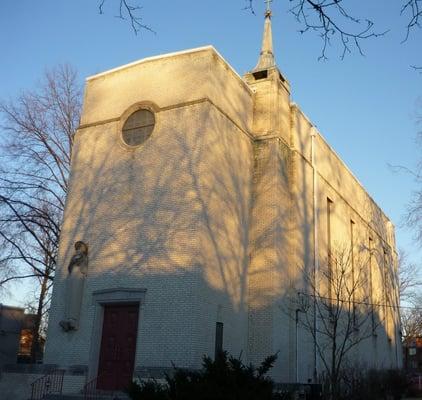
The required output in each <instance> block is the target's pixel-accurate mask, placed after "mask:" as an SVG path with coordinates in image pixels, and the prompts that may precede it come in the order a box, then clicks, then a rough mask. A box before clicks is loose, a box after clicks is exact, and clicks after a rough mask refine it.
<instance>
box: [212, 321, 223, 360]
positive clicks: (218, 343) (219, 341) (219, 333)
mask: <svg viewBox="0 0 422 400" xmlns="http://www.w3.org/2000/svg"><path fill="white" fill-rule="evenodd" d="M223 328H224V324H223V323H222V322H216V323H215V354H214V358H215V359H216V358H217V357H218V355H219V354H220V353H221V352H222V351H223Z"/></svg>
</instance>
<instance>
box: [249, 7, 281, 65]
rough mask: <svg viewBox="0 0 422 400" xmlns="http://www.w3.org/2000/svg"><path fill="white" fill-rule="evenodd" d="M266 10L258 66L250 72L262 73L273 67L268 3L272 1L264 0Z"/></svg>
mask: <svg viewBox="0 0 422 400" xmlns="http://www.w3.org/2000/svg"><path fill="white" fill-rule="evenodd" d="M265 2H266V4H267V9H266V11H265V24H264V36H263V38H262V48H261V53H260V55H259V60H258V64H257V65H256V67H255V68H254V69H253V70H252V72H256V71H262V70H265V69H269V68H272V67H275V65H276V64H275V58H274V53H273V34H272V29H271V15H272V13H271V8H270V3H271V2H272V0H265Z"/></svg>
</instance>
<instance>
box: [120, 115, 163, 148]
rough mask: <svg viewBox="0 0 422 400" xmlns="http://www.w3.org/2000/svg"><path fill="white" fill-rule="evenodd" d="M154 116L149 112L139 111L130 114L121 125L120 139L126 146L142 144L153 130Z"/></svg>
mask: <svg viewBox="0 0 422 400" xmlns="http://www.w3.org/2000/svg"><path fill="white" fill-rule="evenodd" d="M154 125H155V116H154V113H152V112H151V111H149V110H146V109H141V110H137V111H135V112H134V113H132V114H131V115H130V116H129V118H128V119H127V120H126V122H125V123H124V125H123V129H122V138H123V141H124V142H125V143H126V144H127V145H128V146H139V145H141V144H142V143H144V142H145V141H146V140H147V139H148V138H149V137H150V136H151V133H152V131H153V130H154Z"/></svg>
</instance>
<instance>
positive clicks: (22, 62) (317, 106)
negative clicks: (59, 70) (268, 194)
mask: <svg viewBox="0 0 422 400" xmlns="http://www.w3.org/2000/svg"><path fill="white" fill-rule="evenodd" d="M133 1H135V0H133ZM117 2H118V1H117V0H107V2H106V3H105V7H104V12H105V14H104V15H99V13H98V1H97V0H89V1H87V0H72V1H57V0H54V1H53V0H42V1H34V0H2V1H1V2H0V49H1V58H0V98H3V99H4V98H7V97H9V96H14V95H16V94H18V93H19V91H20V90H21V89H25V88H31V87H33V86H34V85H36V82H37V80H38V79H39V77H40V76H41V75H42V74H43V71H44V70H45V69H46V68H49V67H52V66H54V65H56V64H58V63H71V64H73V65H74V66H75V67H76V68H77V70H78V71H79V75H80V78H81V81H82V80H83V79H84V78H85V77H87V76H89V75H93V74H95V73H98V72H101V71H104V70H107V69H110V68H114V67H117V66H119V65H122V64H126V63H128V62H131V61H135V60H138V59H141V58H144V57H148V56H152V55H157V54H162V53H167V52H172V51H178V50H183V49H188V48H193V47H198V46H203V45H207V44H212V45H213V46H214V47H215V48H216V49H217V50H218V51H219V52H220V53H221V54H222V55H223V56H224V57H225V58H226V60H227V61H228V62H229V63H230V64H231V65H232V66H233V67H234V68H235V70H237V71H238V73H239V74H243V73H245V72H247V71H248V70H250V69H251V68H253V67H254V66H255V64H256V61H257V57H258V54H259V48H260V44H261V35H262V28H263V12H264V7H265V6H264V1H263V0H256V1H255V6H256V15H252V14H251V13H250V12H247V11H244V10H242V8H243V7H244V6H245V4H246V2H245V1H244V0H230V1H222V0H214V1H211V0H197V1H193V0H173V1H169V0H139V3H141V5H142V6H143V9H142V15H143V17H144V22H145V24H148V25H150V26H151V27H152V28H153V29H154V30H155V31H156V34H153V33H150V32H146V31H144V32H142V33H141V34H140V35H137V36H136V35H134V34H133V31H132V30H131V29H130V26H129V25H128V24H127V23H124V22H123V21H121V20H119V19H118V18H115V17H114V15H115V14H116V12H117V8H116V5H117ZM349 3H351V4H352V3H353V4H354V11H355V12H356V13H357V14H358V15H359V16H360V17H362V18H363V19H364V18H368V17H369V18H372V19H373V20H374V21H375V23H376V30H377V31H378V32H382V31H385V30H388V29H389V32H388V33H387V34H386V35H385V36H384V37H382V38H378V39H369V40H366V41H364V42H363V43H362V48H363V51H364V53H365V56H363V57H362V56H360V55H359V54H358V53H357V52H355V53H353V54H351V55H348V56H346V58H345V59H344V60H343V61H342V60H340V55H341V48H339V47H338V46H335V45H333V46H332V47H330V48H329V49H328V57H329V60H328V61H318V56H319V55H320V52H321V45H322V43H321V40H320V39H319V38H318V37H317V36H316V35H315V34H314V33H311V32H310V33H307V34H304V35H301V34H300V33H299V32H298V30H299V29H300V26H299V25H298V24H297V22H296V21H295V19H294V17H293V16H292V15H291V14H289V12H288V10H289V1H287V0H274V2H273V35H274V48H275V53H276V59H277V62H278V65H279V67H280V69H281V70H282V71H283V74H284V75H285V76H286V77H287V79H288V80H289V81H290V84H291V89H292V100H293V101H295V102H296V103H298V104H299V105H300V107H301V108H302V110H303V111H304V112H305V113H306V114H307V116H308V117H309V118H310V119H311V120H312V121H313V122H314V123H315V124H316V126H317V127H318V129H319V130H320V131H321V133H322V134H323V135H324V136H325V138H326V139H327V141H328V142H329V143H330V145H331V146H332V147H333V148H334V149H335V150H336V152H337V153H338V154H339V155H340V156H341V157H342V159H343V160H344V161H345V162H346V164H347V165H348V166H349V167H350V169H351V170H352V171H353V173H354V174H355V175H356V177H357V178H358V179H359V180H360V181H361V182H362V184H363V185H364V186H365V188H366V189H367V191H368V192H369V193H370V194H371V195H372V197H373V198H374V199H375V201H376V202H377V203H378V204H379V205H380V206H381V207H382V208H383V210H384V211H385V212H386V214H387V215H388V216H389V217H390V218H391V219H392V221H393V222H394V223H395V225H396V227H397V231H396V234H397V242H398V246H399V247H403V248H405V249H406V250H407V251H408V252H409V253H410V255H411V258H412V259H413V260H415V261H416V262H419V261H420V259H421V252H420V251H418V249H417V248H416V246H415V245H414V243H412V240H411V237H412V233H411V232H410V231H409V230H407V229H403V228H400V227H399V226H400V221H401V218H402V216H403V213H404V211H405V207H406V203H407V202H408V201H409V199H410V196H411V192H412V190H414V189H415V188H416V187H415V185H414V183H413V181H412V178H411V177H410V176H409V175H406V174H403V173H401V174H397V173H393V172H392V171H391V169H390V168H389V167H388V164H401V165H405V166H408V167H410V168H412V167H414V166H415V165H416V163H417V162H418V160H419V159H421V158H422V157H421V156H422V154H421V150H422V148H421V147H417V145H416V141H415V139H416V132H417V130H418V127H417V125H416V114H417V112H418V106H417V104H418V101H419V113H422V74H418V73H416V72H415V71H414V70H412V69H411V68H410V65H411V64H418V63H419V65H422V51H421V50H422V46H421V43H422V30H419V31H415V32H414V33H413V34H411V36H410V39H409V40H408V41H407V42H406V43H404V44H401V41H402V39H403V38H404V36H405V27H406V24H407V20H406V18H405V17H403V18H400V16H399V14H400V5H401V3H402V2H400V1H385V0H371V1H370V2H369V1H363V0H358V1H356V0H355V1H352V0H345V4H346V5H347V4H349ZM12 300H13V299H10V301H12Z"/></svg>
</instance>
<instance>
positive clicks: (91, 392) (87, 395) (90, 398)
mask: <svg viewBox="0 0 422 400" xmlns="http://www.w3.org/2000/svg"><path fill="white" fill-rule="evenodd" d="M103 376H104V374H100V375H97V376H96V377H95V378H94V379H91V380H90V381H89V382H88V383H87V384H86V385H85V386H84V388H83V393H84V400H99V399H101V397H102V396H104V391H102V390H98V389H97V383H98V379H99V378H102V377H103ZM107 395H108V396H110V397H113V396H114V391H112V390H111V391H108V390H107Z"/></svg>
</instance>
